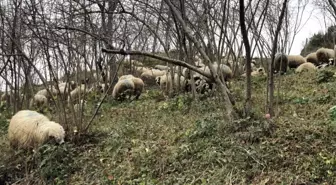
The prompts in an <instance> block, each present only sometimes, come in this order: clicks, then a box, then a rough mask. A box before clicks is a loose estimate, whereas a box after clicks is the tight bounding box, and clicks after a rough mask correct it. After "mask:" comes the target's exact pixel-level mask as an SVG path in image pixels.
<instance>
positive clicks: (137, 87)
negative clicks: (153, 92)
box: [131, 77, 145, 99]
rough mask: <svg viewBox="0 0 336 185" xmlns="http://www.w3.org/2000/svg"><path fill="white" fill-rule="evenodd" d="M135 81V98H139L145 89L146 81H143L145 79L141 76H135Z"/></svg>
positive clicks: (133, 79)
mask: <svg viewBox="0 0 336 185" xmlns="http://www.w3.org/2000/svg"><path fill="white" fill-rule="evenodd" d="M131 79H132V81H133V83H134V93H133V94H134V95H135V99H139V97H140V95H141V93H142V91H143V89H144V86H145V83H144V82H143V80H142V79H141V78H136V77H133V78H131Z"/></svg>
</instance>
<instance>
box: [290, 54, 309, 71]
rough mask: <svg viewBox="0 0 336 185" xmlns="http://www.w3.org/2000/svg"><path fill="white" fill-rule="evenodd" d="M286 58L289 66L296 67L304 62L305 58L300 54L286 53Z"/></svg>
mask: <svg viewBox="0 0 336 185" xmlns="http://www.w3.org/2000/svg"><path fill="white" fill-rule="evenodd" d="M287 58H288V67H289V68H297V67H299V66H300V65H301V64H303V63H305V62H306V59H305V58H304V57H303V56H301V55H288V56H287Z"/></svg>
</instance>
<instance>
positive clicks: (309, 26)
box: [290, 3, 330, 55]
mask: <svg viewBox="0 0 336 185" xmlns="http://www.w3.org/2000/svg"><path fill="white" fill-rule="evenodd" d="M311 12H312V16H311V17H310V18H309V16H310V13H311ZM305 21H307V23H306V24H305V25H304V26H303V27H302V29H301V31H300V32H299V33H298V34H297V36H296V38H295V40H294V43H293V47H292V50H291V52H290V54H294V55H299V54H300V52H301V50H302V48H303V45H304V43H305V40H306V38H310V37H311V36H312V35H314V33H318V32H320V31H323V32H324V31H325V29H326V28H325V26H324V25H325V23H324V16H323V14H322V12H321V10H319V9H317V8H316V7H315V6H314V5H313V4H312V3H310V4H309V5H308V6H307V7H306V11H305V12H304V14H303V20H302V22H303V23H304V22H305ZM303 23H302V24H303ZM327 25H330V24H327Z"/></svg>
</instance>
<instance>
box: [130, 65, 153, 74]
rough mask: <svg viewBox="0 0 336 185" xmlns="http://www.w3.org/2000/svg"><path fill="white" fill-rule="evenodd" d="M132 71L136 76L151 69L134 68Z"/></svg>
mask: <svg viewBox="0 0 336 185" xmlns="http://www.w3.org/2000/svg"><path fill="white" fill-rule="evenodd" d="M134 70H135V72H136V73H137V74H142V73H143V72H145V71H150V70H151V69H150V68H148V67H134Z"/></svg>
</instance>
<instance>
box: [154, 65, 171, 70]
mask: <svg viewBox="0 0 336 185" xmlns="http://www.w3.org/2000/svg"><path fill="white" fill-rule="evenodd" d="M154 69H159V70H168V69H169V67H168V66H164V65H156V66H154Z"/></svg>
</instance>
